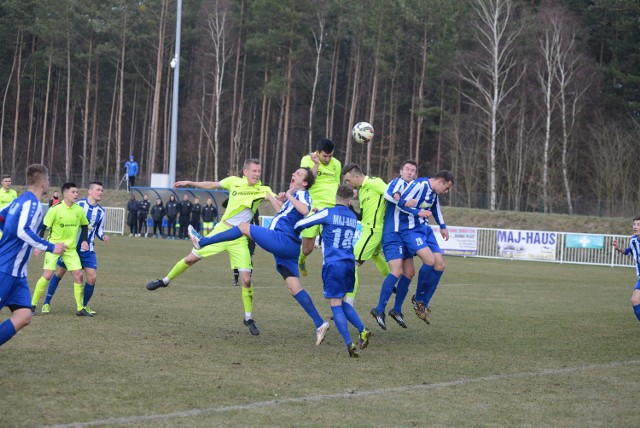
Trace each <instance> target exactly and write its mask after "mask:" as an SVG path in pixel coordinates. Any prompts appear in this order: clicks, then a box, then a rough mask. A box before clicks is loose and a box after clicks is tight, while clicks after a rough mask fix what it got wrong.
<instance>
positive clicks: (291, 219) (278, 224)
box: [269, 190, 311, 242]
mask: <svg viewBox="0 0 640 428" xmlns="http://www.w3.org/2000/svg"><path fill="white" fill-rule="evenodd" d="M293 196H294V197H295V198H296V199H297V200H298V201H300V202H302V203H303V204H305V205H306V206H307V208H308V209H311V196H310V195H309V192H308V191H306V190H298V191H297V192H295V193H294V194H293ZM303 218H304V215H302V214H301V213H300V211H298V210H297V209H296V207H295V206H294V205H293V204H292V203H291V201H289V199H287V200H286V201H285V202H284V204H282V208H280V211H278V214H276V215H275V216H274V217H273V220H271V224H270V225H269V229H271V230H274V231H276V232H280V233H283V234H285V235H287V236H288V237H290V238H292V239H293V240H294V241H296V242H302V240H301V239H300V233H296V231H295V230H294V227H295V225H296V223H297V222H299V221H300V220H302V219H303Z"/></svg>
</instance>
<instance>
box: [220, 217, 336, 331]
mask: <svg viewBox="0 0 640 428" xmlns="http://www.w3.org/2000/svg"><path fill="white" fill-rule="evenodd" d="M236 229H237V228H236ZM238 230H239V229H238ZM222 233H226V232H222ZM293 298H294V299H296V300H297V301H298V303H299V304H300V306H302V309H304V310H305V312H306V313H307V315H309V316H310V317H311V319H312V320H313V323H314V324H315V325H316V328H318V327H320V326H321V325H322V324H324V320H323V319H322V317H321V316H320V313H319V312H318V309H316V306H315V305H314V304H313V300H311V296H309V293H307V290H300V291H299V292H298V294H296V295H295V296H293Z"/></svg>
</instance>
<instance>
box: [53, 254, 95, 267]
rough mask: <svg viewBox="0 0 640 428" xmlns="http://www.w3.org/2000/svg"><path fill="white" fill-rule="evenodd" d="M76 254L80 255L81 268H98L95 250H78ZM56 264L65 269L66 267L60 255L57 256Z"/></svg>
mask: <svg viewBox="0 0 640 428" xmlns="http://www.w3.org/2000/svg"><path fill="white" fill-rule="evenodd" d="M78 255H79V256H80V265H81V266H82V269H84V268H89V269H95V270H98V258H97V257H96V252H95V251H78ZM58 266H60V267H62V268H65V269H66V268H67V267H66V266H65V264H64V262H63V261H62V257H60V258H58Z"/></svg>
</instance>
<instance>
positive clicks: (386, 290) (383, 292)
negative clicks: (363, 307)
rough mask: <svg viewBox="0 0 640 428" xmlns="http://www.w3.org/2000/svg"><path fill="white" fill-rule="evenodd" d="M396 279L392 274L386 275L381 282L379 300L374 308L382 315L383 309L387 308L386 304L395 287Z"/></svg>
mask: <svg viewBox="0 0 640 428" xmlns="http://www.w3.org/2000/svg"><path fill="white" fill-rule="evenodd" d="M397 281H398V278H396V277H395V276H394V275H393V274H391V273H390V274H389V275H387V277H386V278H385V279H384V281H382V286H381V287H380V298H379V300H378V306H376V310H377V311H378V312H382V313H384V310H385V308H386V307H387V302H388V301H389V298H390V297H391V294H393V286H394V285H396V282H397Z"/></svg>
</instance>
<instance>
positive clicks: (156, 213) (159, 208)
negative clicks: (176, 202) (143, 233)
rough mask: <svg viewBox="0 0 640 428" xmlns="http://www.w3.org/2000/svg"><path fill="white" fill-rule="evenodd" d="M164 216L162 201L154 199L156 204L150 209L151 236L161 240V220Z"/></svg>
mask: <svg viewBox="0 0 640 428" xmlns="http://www.w3.org/2000/svg"><path fill="white" fill-rule="evenodd" d="M164 215H165V209H164V206H163V205H162V199H160V198H158V199H156V204H155V205H154V206H153V207H152V208H151V218H152V219H153V236H154V237H156V238H162V235H163V233H162V219H163V218H164Z"/></svg>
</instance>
